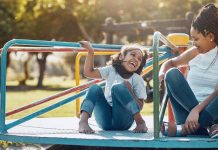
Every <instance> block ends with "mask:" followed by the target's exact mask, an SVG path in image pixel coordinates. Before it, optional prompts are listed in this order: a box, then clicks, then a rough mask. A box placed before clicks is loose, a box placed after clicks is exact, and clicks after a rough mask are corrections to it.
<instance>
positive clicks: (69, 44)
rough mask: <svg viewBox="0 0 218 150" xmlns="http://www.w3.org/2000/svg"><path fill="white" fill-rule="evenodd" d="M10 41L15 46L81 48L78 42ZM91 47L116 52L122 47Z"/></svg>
mask: <svg viewBox="0 0 218 150" xmlns="http://www.w3.org/2000/svg"><path fill="white" fill-rule="evenodd" d="M11 41H13V43H15V45H36V46H61V47H75V48H81V46H80V43H79V42H62V41H44V40H26V39H13V40H11ZM92 47H93V48H97V49H117V50H120V49H121V47H122V45H111V44H110V45H109V44H92Z"/></svg>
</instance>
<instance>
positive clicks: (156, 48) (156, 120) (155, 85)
mask: <svg viewBox="0 0 218 150" xmlns="http://www.w3.org/2000/svg"><path fill="white" fill-rule="evenodd" d="M160 41H161V42H162V43H164V44H165V45H167V46H169V47H170V48H172V49H176V48H177V47H176V46H175V45H174V44H172V43H171V42H170V41H168V40H167V38H166V37H165V36H164V35H162V34H161V33H160V32H158V31H156V32H155V33H154V36H153V45H152V47H153V101H154V105H153V107H154V138H159V129H160V123H159V99H160V97H159V79H158V71H159V65H158V64H159V63H158V53H159V52H158V51H159V44H160Z"/></svg>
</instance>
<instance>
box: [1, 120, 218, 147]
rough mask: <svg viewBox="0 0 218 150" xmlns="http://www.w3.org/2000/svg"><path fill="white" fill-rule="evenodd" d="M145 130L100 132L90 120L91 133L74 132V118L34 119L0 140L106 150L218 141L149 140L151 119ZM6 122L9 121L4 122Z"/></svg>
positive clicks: (215, 144)
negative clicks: (141, 131) (104, 149)
mask: <svg viewBox="0 0 218 150" xmlns="http://www.w3.org/2000/svg"><path fill="white" fill-rule="evenodd" d="M144 119H145V121H146V123H147V126H148V128H149V131H148V133H133V132H131V129H133V128H134V126H135V125H133V126H132V127H131V129H130V130H128V131H102V130H101V129H99V128H98V126H97V124H96V122H95V121H94V119H93V118H91V119H90V125H91V127H92V128H93V129H94V130H95V131H96V133H95V134H81V133H79V132H78V122H79V119H78V118H35V119H32V120H30V121H27V122H25V123H23V124H21V125H18V126H16V127H13V128H11V129H9V130H8V133H6V134H0V140H5V141H13V142H24V143H39V144H63V145H82V146H106V147H140V148H142V147H144V148H218V139H211V138H209V137H176V138H175V137H174V138H169V137H161V138H159V139H154V138H153V129H152V127H153V123H152V122H153V121H152V120H153V119H152V117H151V116H148V117H144ZM8 122H10V121H8Z"/></svg>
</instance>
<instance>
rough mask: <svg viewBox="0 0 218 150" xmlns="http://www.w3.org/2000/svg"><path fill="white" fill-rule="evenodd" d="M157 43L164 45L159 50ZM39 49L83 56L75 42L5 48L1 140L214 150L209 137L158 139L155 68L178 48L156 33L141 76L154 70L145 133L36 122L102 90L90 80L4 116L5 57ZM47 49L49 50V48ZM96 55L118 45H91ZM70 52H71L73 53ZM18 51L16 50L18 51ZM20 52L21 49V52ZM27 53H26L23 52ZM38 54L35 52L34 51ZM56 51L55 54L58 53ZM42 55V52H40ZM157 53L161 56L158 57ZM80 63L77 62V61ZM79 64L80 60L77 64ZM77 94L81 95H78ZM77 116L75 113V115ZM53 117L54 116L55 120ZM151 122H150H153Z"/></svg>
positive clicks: (50, 120)
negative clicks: (150, 56) (93, 87)
mask: <svg viewBox="0 0 218 150" xmlns="http://www.w3.org/2000/svg"><path fill="white" fill-rule="evenodd" d="M160 42H162V43H163V44H164V45H163V46H160ZM14 45H19V46H24V45H25V46H26V45H29V46H40V47H46V48H47V50H46V48H45V49H43V48H41V49H43V50H42V51H43V52H47V51H48V49H49V51H52V47H54V46H59V47H62V48H63V47H64V48H65V50H66V51H67V49H68V50H69V51H76V52H86V50H84V49H81V48H80V45H79V43H74V42H58V41H39V40H22V39H14V40H11V41H9V42H7V43H6V44H5V46H4V47H3V48H2V53H1V70H0V71H1V80H0V84H1V97H0V98H1V101H0V109H1V112H0V140H6V141H13V142H24V143H26V142H27V143H42V144H66V145H83V146H108V147H146V148H217V147H218V144H217V142H218V139H210V138H208V137H176V138H172V137H171V138H170V137H160V124H161V122H162V118H163V114H164V112H165V108H166V104H165V103H164V106H165V107H162V110H161V112H162V114H161V115H159V84H158V82H159V81H158V66H159V64H160V63H161V62H163V61H164V60H166V59H168V58H170V57H171V56H172V50H175V49H177V47H176V46H175V45H174V44H173V43H172V42H170V41H169V40H168V39H167V38H166V37H165V36H163V35H162V34H161V33H160V32H155V34H154V37H153V46H152V47H150V49H151V50H152V52H153V59H150V60H149V61H148V63H147V64H146V66H145V67H144V70H143V74H142V75H144V74H146V73H147V72H149V71H150V70H153V82H154V93H153V94H154V97H153V98H154V115H153V117H147V118H146V117H145V120H146V122H147V124H148V126H149V132H148V133H141V134H134V133H132V132H129V131H101V130H99V128H98V127H97V126H96V123H95V122H94V121H92V120H91V125H92V127H93V129H95V130H96V131H97V133H96V134H92V135H85V134H80V133H78V131H77V129H78V121H79V120H78V118H36V117H38V116H39V115H41V114H44V113H46V112H48V111H51V110H53V109H55V108H58V107H61V106H63V105H65V104H67V103H69V102H72V101H74V100H76V99H77V98H79V97H81V96H83V95H84V94H85V93H86V90H87V88H88V87H89V86H90V85H92V84H99V85H101V86H102V87H103V86H104V81H102V80H92V81H90V82H88V83H86V84H83V85H79V83H78V86H76V87H73V88H71V89H68V90H66V91H63V92H61V93H58V94H55V95H53V96H50V97H48V98H45V99H43V100H39V101H37V102H34V103H32V104H29V105H27V106H23V107H21V108H18V109H16V110H13V111H10V112H7V113H6V110H5V105H6V102H7V100H6V62H7V61H6V55H7V51H8V50H15V49H13V48H11V49H10V47H11V46H14ZM48 47H49V48H48ZM93 47H94V49H95V52H96V53H97V52H99V53H105V54H106V53H107V52H110V53H112V52H113V53H114V52H118V51H119V50H120V48H121V45H108V44H93ZM71 48H72V49H73V50H72V49H71ZM17 51H19V50H17ZM20 51H21V49H20ZM26 51H27V52H29V51H31V50H28V49H27V48H26ZM36 51H37V48H36ZM57 51H58V50H57ZM40 52H41V51H40ZM160 53H162V54H161V55H160ZM77 59H79V58H77ZM77 61H79V60H77ZM78 90H80V91H78ZM75 91H77V93H75V94H72V95H71V96H69V97H68V98H65V99H63V100H61V101H59V102H57V103H55V104H52V105H50V106H48V107H46V108H42V109H40V110H38V111H36V112H34V113H32V114H30V115H28V116H25V117H23V118H20V119H17V120H6V116H9V115H12V114H15V113H18V112H21V111H23V110H26V109H28V108H30V107H33V106H36V105H39V104H41V103H44V102H47V101H50V100H53V99H54V98H57V97H61V96H63V95H65V94H67V93H71V92H75ZM77 114H78V113H77ZM54 117H55V116H54ZM152 119H153V121H152ZM152 122H153V123H152Z"/></svg>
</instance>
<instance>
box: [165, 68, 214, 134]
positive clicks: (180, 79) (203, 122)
mask: <svg viewBox="0 0 218 150" xmlns="http://www.w3.org/2000/svg"><path fill="white" fill-rule="evenodd" d="M165 80H166V86H167V90H168V95H169V97H170V102H171V104H172V108H173V112H174V115H175V119H176V122H177V124H184V123H185V121H186V118H187V117H188V114H189V113H190V111H191V110H192V109H193V108H194V107H195V106H196V105H198V101H197V99H196V97H195V95H194V93H193V92H192V90H191V88H190V86H189V85H188V83H187V81H186V80H185V78H184V76H183V75H182V74H181V72H180V71H179V70H178V69H175V68H173V69H171V70H170V71H169V72H168V73H167V74H166V79H165ZM199 115H200V116H199V124H200V126H201V127H207V126H208V125H209V124H211V121H212V118H211V115H210V114H209V113H208V111H206V110H203V111H202V112H201V113H200V114H199ZM196 133H197V134H198V133H199V134H201V133H203V134H205V133H206V132H205V129H204V128H199V130H197V132H196Z"/></svg>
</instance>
